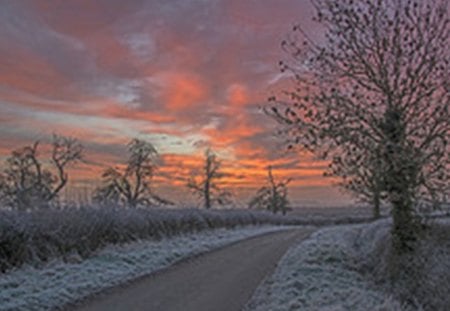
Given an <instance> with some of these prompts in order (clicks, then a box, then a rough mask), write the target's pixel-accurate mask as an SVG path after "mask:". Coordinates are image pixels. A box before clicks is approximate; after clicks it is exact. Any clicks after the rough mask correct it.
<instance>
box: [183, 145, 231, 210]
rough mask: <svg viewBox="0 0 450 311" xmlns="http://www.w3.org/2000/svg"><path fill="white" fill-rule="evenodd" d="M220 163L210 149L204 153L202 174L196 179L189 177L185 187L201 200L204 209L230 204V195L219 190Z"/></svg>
mask: <svg viewBox="0 0 450 311" xmlns="http://www.w3.org/2000/svg"><path fill="white" fill-rule="evenodd" d="M220 166H221V163H220V161H219V160H218V159H217V156H216V155H215V153H214V152H212V151H211V149H207V150H206V152H205V166H204V168H203V174H202V175H201V176H199V178H198V179H196V178H195V177H191V178H190V180H189V181H188V184H187V187H188V188H189V189H190V190H191V191H192V192H193V193H194V194H196V195H198V196H199V197H200V198H202V199H203V202H204V207H205V208H206V209H210V208H211V207H212V205H213V204H214V203H215V202H217V203H218V204H219V205H225V204H228V203H230V198H231V193H230V192H228V191H224V190H221V189H220V186H219V184H218V183H217V181H218V180H220V179H221V178H223V177H224V175H223V174H222V173H221V172H220Z"/></svg>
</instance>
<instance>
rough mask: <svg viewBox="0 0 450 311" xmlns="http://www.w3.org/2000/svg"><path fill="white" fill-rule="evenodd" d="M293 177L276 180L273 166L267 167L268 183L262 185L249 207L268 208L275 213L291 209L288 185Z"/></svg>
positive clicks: (284, 212)
mask: <svg viewBox="0 0 450 311" xmlns="http://www.w3.org/2000/svg"><path fill="white" fill-rule="evenodd" d="M290 181H291V179H290V178H289V179H286V180H283V181H279V182H276V181H275V178H274V177H273V174H272V167H271V166H269V167H268V169H267V184H266V185H265V186H263V187H261V188H260V189H259V190H258V192H257V193H256V196H255V197H254V198H253V199H251V201H250V202H249V204H248V206H249V208H257V209H266V210H268V211H270V212H272V213H274V214H276V213H277V212H281V213H282V214H283V215H284V214H286V212H288V211H289V210H291V208H290V206H289V200H288V191H287V185H288V184H289V182H290Z"/></svg>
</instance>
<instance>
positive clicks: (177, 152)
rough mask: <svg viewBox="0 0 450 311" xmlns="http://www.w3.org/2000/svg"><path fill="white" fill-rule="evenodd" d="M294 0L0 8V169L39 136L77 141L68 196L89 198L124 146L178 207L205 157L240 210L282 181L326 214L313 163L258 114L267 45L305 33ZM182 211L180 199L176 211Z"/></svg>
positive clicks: (307, 16)
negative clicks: (149, 147)
mask: <svg viewBox="0 0 450 311" xmlns="http://www.w3.org/2000/svg"><path fill="white" fill-rule="evenodd" d="M311 11H312V9H311V7H310V5H309V3H308V1H298V0H281V1H276V0H267V1H266V0H264V1H240V0H212V1H202V0H175V1H156V0H155V1H144V0H132V1H123V0H99V1H90V0H74V1H54V2H49V1H46V0H33V1H3V2H2V3H1V4H0V160H1V161H2V162H3V160H4V159H5V158H6V157H7V156H8V154H9V153H10V152H11V150H12V149H15V148H18V147H21V146H24V145H27V144H30V143H31V142H33V141H35V140H40V141H41V142H42V146H43V148H42V151H41V154H42V155H45V153H46V150H47V149H48V148H47V149H46V147H45V144H46V143H48V142H49V141H50V139H51V134H52V133H58V134H62V135H67V136H73V137H76V138H78V139H79V140H80V141H81V142H82V143H83V145H84V146H85V149H86V156H85V159H86V161H85V163H82V164H81V165H78V166H76V167H73V168H71V170H70V172H69V173H70V178H71V181H70V187H72V189H90V188H92V187H94V186H95V185H97V184H98V183H99V179H100V175H101V172H102V170H104V169H105V168H106V167H107V166H115V165H118V164H120V163H122V162H123V161H124V160H125V154H126V153H125V151H126V143H127V142H128V141H129V140H130V139H131V138H133V137H138V138H141V139H145V140H148V141H151V142H152V143H153V144H155V146H156V147H157V149H158V150H159V152H160V156H161V157H160V168H159V170H158V174H157V176H156V182H157V187H158V188H160V191H161V192H163V193H164V194H165V195H171V196H172V197H174V198H175V200H182V201H183V202H191V201H192V200H193V197H192V196H191V195H190V194H189V193H188V191H187V189H186V187H185V185H186V182H187V179H188V178H189V176H190V175H191V174H192V173H195V172H196V171H198V170H200V169H201V166H202V164H203V163H202V161H203V160H202V159H203V153H204V150H205V149H206V148H207V147H211V148H212V149H213V150H214V151H216V153H217V155H218V157H219V158H220V159H221V160H222V163H223V172H224V173H225V175H226V177H225V178H224V179H223V183H224V185H226V186H227V187H228V188H230V189H231V190H232V191H233V192H234V193H235V194H236V196H237V197H238V198H239V199H240V200H241V202H243V203H245V202H247V201H248V199H249V196H250V195H251V194H253V193H254V191H255V190H256V189H257V188H258V187H259V186H260V185H261V182H262V181H263V180H264V178H266V174H267V171H266V169H267V167H268V166H269V165H272V166H273V168H274V174H275V176H277V177H279V178H286V177H292V178H293V182H292V183H291V184H290V194H291V197H292V201H293V202H296V203H297V204H307V205H317V204H326V205H339V204H341V203H342V202H346V200H347V198H346V197H344V196H341V195H340V194H339V192H338V191H337V190H335V189H334V188H332V187H331V186H330V185H331V184H332V182H333V181H332V180H330V179H326V178H324V177H322V173H323V170H324V168H325V167H326V165H327V163H325V162H320V161H316V160H313V159H312V158H311V157H310V156H308V155H305V154H298V153H288V152H287V150H286V146H285V145H284V144H283V141H282V139H280V138H277V137H275V136H274V134H275V129H276V124H275V122H274V121H273V120H271V119H270V118H269V117H267V116H265V115H264V114H263V113H262V112H261V106H263V105H265V104H266V102H267V98H268V97H269V96H270V95H271V94H272V93H273V92H274V91H275V90H277V89H280V88H281V87H282V86H283V84H284V83H287V81H286V80H287V79H286V78H285V77H283V76H282V75H280V72H279V70H278V67H277V63H278V61H279V60H280V59H281V58H283V57H284V56H283V53H282V51H281V49H280V42H281V40H282V39H283V37H284V36H285V35H286V34H287V33H288V32H289V31H290V29H291V28H292V25H293V24H294V23H297V22H302V24H303V25H305V27H306V28H308V27H309V29H310V30H312V31H313V30H314V28H312V27H313V26H312V25H313V24H312V22H311V16H312V14H311ZM186 198H188V199H186Z"/></svg>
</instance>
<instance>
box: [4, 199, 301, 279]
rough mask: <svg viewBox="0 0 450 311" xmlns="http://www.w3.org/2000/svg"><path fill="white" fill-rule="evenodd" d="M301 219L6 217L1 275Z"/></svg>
mask: <svg viewBox="0 0 450 311" xmlns="http://www.w3.org/2000/svg"><path fill="white" fill-rule="evenodd" d="M296 223H298V221H296V219H295V218H287V217H282V216H277V215H272V214H269V213H266V212H255V211H245V210H222V211H220V210H215V211H205V210H198V209H177V210H167V209H165V210H161V209H151V210H148V209H124V208H92V207H91V208H80V209H75V208H74V209H65V210H40V211H33V212H16V211H0V270H1V271H2V272H5V271H6V270H8V269H10V268H12V267H19V266H21V265H22V264H24V263H30V264H39V263H42V262H46V261H49V260H50V259H52V258H56V257H62V258H63V259H67V258H70V257H71V256H73V255H76V256H81V257H82V258H85V257H87V256H89V255H90V254H91V253H92V252H93V251H95V250H97V249H99V248H102V247H104V246H106V245H108V244H121V243H127V242H131V241H135V240H139V239H160V238H162V237H169V236H173V235H177V234H182V233H188V232H195V231H202V230H205V229H215V228H232V227H235V226H244V225H259V224H275V225H281V224H296Z"/></svg>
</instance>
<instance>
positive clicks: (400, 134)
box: [267, 0, 450, 251]
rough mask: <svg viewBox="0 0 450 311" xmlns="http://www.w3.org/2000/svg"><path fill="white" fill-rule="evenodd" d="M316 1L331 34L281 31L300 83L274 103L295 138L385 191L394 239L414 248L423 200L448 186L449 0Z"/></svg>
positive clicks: (343, 171) (290, 69) (285, 67)
mask: <svg viewBox="0 0 450 311" xmlns="http://www.w3.org/2000/svg"><path fill="white" fill-rule="evenodd" d="M312 3H313V5H314V7H315V8H316V12H317V14H316V16H315V18H314V19H315V20H316V21H317V22H318V24H319V25H320V26H319V28H318V29H319V30H320V31H323V34H324V35H325V36H324V38H314V37H312V36H311V35H309V34H308V33H307V32H306V30H305V29H303V28H302V27H301V26H295V27H294V29H293V32H292V33H291V34H290V35H289V36H288V38H287V39H286V40H285V41H283V43H282V46H283V48H284V50H285V51H286V52H287V55H289V57H288V59H286V60H285V61H282V62H280V65H281V70H282V71H284V72H286V73H289V74H290V75H291V76H292V80H293V81H294V85H293V87H292V88H291V89H289V90H287V91H286V92H285V93H284V94H283V95H280V96H275V97H271V98H270V101H271V102H272V103H271V104H270V105H269V106H270V108H268V109H267V112H268V113H269V114H270V115H272V116H274V117H275V118H276V119H277V120H279V121H280V122H281V123H282V124H283V125H284V127H283V128H284V130H285V131H286V133H288V134H289V135H288V137H289V138H290V142H291V143H292V144H298V145H301V146H303V147H304V148H306V149H307V150H310V151H312V152H314V153H316V154H317V155H319V156H321V157H323V158H329V159H331V161H332V163H331V166H332V167H334V169H333V168H332V169H331V170H330V172H331V173H336V175H338V176H341V177H342V176H348V177H349V178H348V179H347V180H348V181H352V180H357V181H358V180H359V181H361V182H362V179H363V178H366V177H369V182H368V183H367V186H363V188H365V190H368V191H370V192H372V193H374V194H375V193H376V192H377V191H380V193H381V192H385V194H386V196H387V200H388V201H389V202H390V203H391V205H392V207H393V219H394V226H393V233H394V239H393V241H394V245H395V247H396V249H399V250H401V251H405V250H410V249H412V248H413V245H414V243H413V242H414V241H415V240H416V239H417V238H418V236H417V233H418V231H419V227H420V224H419V221H418V220H417V217H416V215H415V213H414V210H415V207H416V206H417V205H418V203H423V202H426V201H427V200H430V201H432V202H434V203H436V202H439V201H441V200H442V198H443V197H444V195H445V193H446V192H447V193H448V190H449V174H450V160H449V154H450V152H449V132H450V116H449V98H450V95H449V90H450V83H449V73H450V70H449V69H450V68H449V62H450V60H449V51H450V47H449V35H450V21H449V14H448V1H446V0H436V1H410V0H384V1H375V0H374V1H354V0H340V1H336V0H312ZM320 31H319V32H320ZM319 37H320V36H319ZM347 164H349V165H347ZM336 168H337V169H336ZM379 171H380V172H381V174H378V172H379ZM372 177H373V178H372ZM372 185H376V186H375V187H374V188H373V189H370V187H372ZM358 191H359V190H358Z"/></svg>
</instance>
